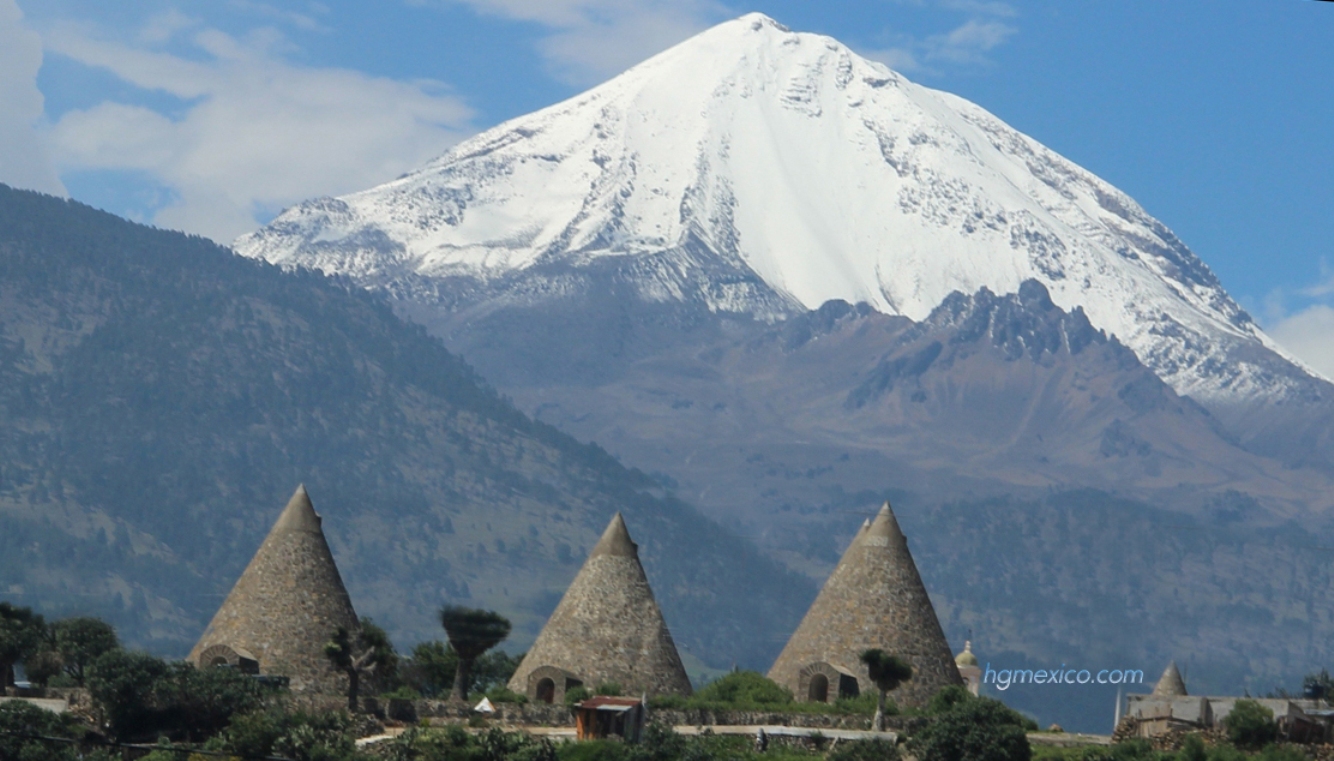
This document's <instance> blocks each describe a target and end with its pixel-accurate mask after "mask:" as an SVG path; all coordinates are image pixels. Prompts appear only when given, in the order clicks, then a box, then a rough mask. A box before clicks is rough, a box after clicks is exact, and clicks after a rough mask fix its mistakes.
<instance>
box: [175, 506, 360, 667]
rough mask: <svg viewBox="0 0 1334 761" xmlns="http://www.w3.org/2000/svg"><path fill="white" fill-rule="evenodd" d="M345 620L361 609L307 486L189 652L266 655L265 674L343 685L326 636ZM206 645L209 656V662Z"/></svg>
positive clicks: (353, 622) (351, 621)
mask: <svg viewBox="0 0 1334 761" xmlns="http://www.w3.org/2000/svg"><path fill="white" fill-rule="evenodd" d="M339 626H343V627H347V628H348V629H354V628H356V626H357V614H356V611H354V610H353V609H352V600H351V599H350V598H349V597H348V594H347V589H346V588H345V587H344V586H343V579H342V577H341V576H340V575H339V574H338V567H337V566H336V565H335V564H334V559H333V553H331V552H330V551H329V544H328V542H326V541H325V539H324V531H323V529H322V528H321V520H320V516H319V515H318V514H317V513H316V512H315V508H314V506H313V505H312V504H311V502H310V496H309V495H308V494H307V493H306V487H305V486H304V485H302V486H298V487H297V489H296V492H295V493H294V494H293V495H292V498H291V499H290V500H289V501H288V502H287V507H286V508H284V509H283V512H282V515H280V516H278V520H277V522H275V523H274V524H273V528H272V529H271V530H270V531H269V535H268V536H267V537H266V538H265V539H264V543H263V544H261V545H260V547H259V551H258V552H256V553H255V557H254V558H252V559H251V561H250V564H249V565H248V566H246V569H245V571H244V572H243V573H242V574H241V578H240V579H239V580H237V582H236V586H234V587H232V591H231V593H230V594H229V595H227V599H226V600H225V601H223V603H222V607H221V608H219V609H218V612H217V614H216V615H214V616H213V621H212V622H211V623H209V625H208V628H207V629H205V630H204V634H203V636H202V637H200V638H199V642H198V643H197V644H196V645H195V647H194V649H193V650H191V651H190V657H189V659H190V660H191V661H192V662H194V663H195V664H196V665H199V666H208V665H211V664H212V663H213V662H215V661H216V660H219V659H225V660H228V662H231V660H230V659H231V657H232V656H231V655H230V654H241V655H242V657H245V658H252V659H254V660H256V661H258V662H259V669H260V672H261V673H264V674H280V675H284V676H288V677H291V680H292V689H293V690H297V691H312V690H313V691H320V692H338V691H341V689H342V688H341V686H340V684H339V681H340V676H339V675H338V674H336V673H335V672H334V671H333V670H332V669H331V668H330V666H329V663H328V660H327V659H326V658H325V656H324V643H325V642H327V641H328V640H329V636H330V635H331V634H332V633H333V632H334V630H335V629H336V628H337V627H339ZM205 651H208V657H207V659H206V660H208V661H209V662H208V663H203V662H201V661H202V660H205V659H204V658H203V656H204V655H205Z"/></svg>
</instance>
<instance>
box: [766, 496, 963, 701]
mask: <svg viewBox="0 0 1334 761" xmlns="http://www.w3.org/2000/svg"><path fill="white" fill-rule="evenodd" d="M871 648H880V649H882V650H884V651H886V652H888V653H889V654H891V655H897V656H899V657H900V658H903V659H904V660H906V661H907V662H908V663H909V664H910V665H911V666H912V669H913V678H912V679H911V680H910V681H908V682H905V683H904V684H903V685H902V686H901V687H899V688H898V689H897V690H895V691H894V692H893V693H892V694H891V697H892V698H893V699H894V701H895V702H897V703H899V704H900V705H907V706H921V705H925V704H926V703H927V701H929V700H930V699H931V697H932V696H933V695H935V693H936V692H937V691H938V690H939V689H940V688H941V687H944V686H947V685H961V684H963V679H962V678H961V677H960V676H959V670H958V667H957V666H956V665H955V663H954V656H953V655H952V654H951V652H950V648H949V643H948V642H946V640H945V634H944V632H943V631H942V630H941V628H940V621H939V620H938V619H937V618H936V612H935V608H934V607H933V606H932V605H931V600H930V598H929V597H928V596H927V593H926V587H925V586H924V585H923V584H922V578H921V576H920V575H919V574H918V572H917V565H916V563H914V562H913V559H912V553H910V552H909V551H908V540H907V538H905V537H904V535H903V532H902V530H900V528H899V523H898V520H897V519H896V518H895V517H894V511H893V510H892V509H891V508H890V505H889V503H888V502H886V503H885V504H884V506H882V507H881V508H880V512H879V514H878V515H876V517H875V520H874V521H872V523H871V525H870V526H869V527H867V528H865V529H864V530H862V531H860V532H859V533H858V535H857V536H856V537H854V538H853V540H852V543H851V544H850V545H849V546H848V549H847V551H846V552H844V554H843V558H842V559H841V560H839V563H838V566H837V567H835V568H834V571H833V573H831V574H830V575H829V579H828V580H827V581H825V584H824V587H823V588H822V589H821V590H820V594H819V595H818V596H817V597H816V598H815V602H814V603H812V605H811V608H810V610H809V611H807V613H806V617H805V618H803V619H802V621H801V624H800V625H799V626H798V627H797V630H796V632H795V633H793V635H792V638H791V639H790V640H788V643H787V646H786V647H784V648H783V652H782V653H781V654H780V655H779V656H778V660H777V661H775V662H774V665H773V668H771V669H770V670H769V678H770V679H773V680H774V681H776V682H778V683H779V684H782V685H784V686H786V687H788V688H789V689H791V690H792V691H793V692H794V693H798V697H801V696H800V694H799V693H800V688H799V686H798V685H799V683H800V672H801V670H802V669H803V668H805V667H807V666H809V665H810V664H813V663H819V662H823V663H828V664H830V665H832V666H834V667H835V668H836V669H838V670H840V671H846V672H850V673H853V674H856V675H857V676H858V681H859V683H860V688H861V689H863V690H865V689H868V688H869V686H870V684H871V683H870V679H869V677H868V675H867V672H866V667H865V666H864V665H863V664H862V663H861V659H860V655H861V653H862V652H864V651H866V650H868V649H871Z"/></svg>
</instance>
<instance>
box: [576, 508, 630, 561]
mask: <svg viewBox="0 0 1334 761" xmlns="http://www.w3.org/2000/svg"><path fill="white" fill-rule="evenodd" d="M606 555H610V556H612V557H620V558H638V557H639V545H637V544H635V543H634V542H633V541H631V539H630V531H629V530H628V529H627V528H626V527H625V519H624V518H622V517H621V514H620V513H616V515H614V516H612V519H611V523H608V524H607V530H606V531H603V532H602V538H601V539H599V540H598V543H597V545H596V546H594V547H593V551H592V552H590V553H588V557H590V558H596V557H603V556H606Z"/></svg>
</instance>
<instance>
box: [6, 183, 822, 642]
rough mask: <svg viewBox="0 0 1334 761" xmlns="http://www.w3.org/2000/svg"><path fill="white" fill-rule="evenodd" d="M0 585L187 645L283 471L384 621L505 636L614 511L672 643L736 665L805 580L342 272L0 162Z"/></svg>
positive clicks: (261, 518)
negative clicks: (268, 260)
mask: <svg viewBox="0 0 1334 761" xmlns="http://www.w3.org/2000/svg"><path fill="white" fill-rule="evenodd" d="M0 415H2V416H3V417H2V418H0V597H6V598H9V599H13V600H15V601H17V602H20V603H22V604H27V605H33V606H35V607H37V608H39V609H43V610H47V611H51V612H73V611H87V612H93V613H100V614H102V615H105V616H107V617H108V618H110V619H111V620H113V621H114V622H115V623H116V624H117V625H118V626H119V627H120V628H121V629H122V631H123V632H124V633H125V634H126V635H127V636H128V638H129V639H130V641H132V642H137V643H140V644H145V645H150V646H152V647H154V648H155V649H158V650H161V651H163V652H168V653H176V654H184V651H185V650H186V649H188V647H189V645H190V644H192V642H193V640H194V638H195V637H197V636H198V634H199V632H200V631H202V629H203V626H204V624H205V623H206V622H207V618H208V616H210V615H211V614H212V612H213V610H214V608H215V607H216V606H217V605H218V604H219V603H220V602H221V600H222V596H223V595H224V594H225V593H226V592H227V590H228V589H229V588H230V585H231V584H232V583H233V582H234V581H235V579H236V578H237V576H238V575H239V573H240V571H241V569H242V568H243V566H244V564H245V563H246V562H247V561H248V560H249V558H250V556H251V554H252V553H253V552H254V551H255V549H256V547H258V545H259V543H260V540H261V539H262V538H263V536H264V534H265V532H266V531H267V530H268V528H269V527H270V525H271V524H272V522H273V520H274V519H275V517H276V516H277V514H278V512H279V510H280V509H281V507H282V505H283V504H284V501H285V499H286V498H287V496H288V495H290V493H291V491H292V489H293V488H294V487H295V486H296V484H297V483H300V482H304V483H305V484H306V485H307V487H308V488H309V490H310V493H311V495H312V497H313V499H314V501H315V505H316V509H318V510H319V511H320V512H321V513H322V514H323V515H324V517H325V530H326V532H327V533H328V535H329V538H330V542H331V545H332V546H333V549H334V554H335V556H336V558H337V560H338V562H339V565H340V568H341V570H342V573H343V576H344V579H345V581H346V582H347V586H348V588H349V590H350V592H351V594H352V598H353V602H354V604H355V605H356V606H357V609H358V611H359V612H360V613H361V614H363V615H371V616H374V617H375V618H376V620H377V621H379V622H380V623H381V624H383V625H386V626H387V627H388V628H389V630H390V631H391V633H392V634H393V635H394V636H395V637H396V639H397V640H398V641H399V642H400V643H411V642H413V641H416V640H418V639H424V638H428V637H430V638H434V637H438V636H440V634H441V632H440V631H439V630H438V624H437V623H436V622H435V620H434V614H433V610H434V609H435V608H436V607H438V606H439V605H440V604H442V603H444V602H446V601H453V602H464V603H467V604H469V605H474V606H486V607H495V608H497V609H499V610H501V611H503V612H504V613H506V614H507V615H510V616H513V617H514V618H515V620H516V634H515V636H514V637H513V638H512V640H513V642H512V646H520V647H521V646H526V644H527V642H528V641H531V638H532V637H533V636H534V635H535V634H536V631H537V628H538V627H539V626H540V624H541V622H542V619H543V617H544V616H545V615H546V613H548V612H549V611H550V609H551V608H552V607H554V605H555V602H556V601H557V599H558V598H559V595H560V594H561V592H562V591H563V589H564V587H565V585H566V584H567V583H568V582H569V580H570V579H571V578H572V577H573V576H574V573H575V572H576V570H577V569H578V566H579V564H580V563H581V562H582V560H583V556H584V552H585V551H586V549H587V548H589V547H591V546H592V544H593V542H595V541H596V538H597V535H598V532H600V531H601V529H602V527H603V526H605V525H606V522H607V520H608V519H609V517H610V515H611V514H612V513H613V512H614V511H617V510H620V511H623V512H624V513H625V516H626V520H627V522H628V523H629V524H630V526H631V527H632V530H633V531H634V534H635V536H636V537H637V538H639V539H640V541H641V542H642V544H643V552H642V556H643V558H644V563H645V566H646V568H647V570H648V573H649V577H650V580H651V582H652V583H653V584H654V585H655V589H656V591H657V594H658V596H659V599H660V600H661V601H662V606H663V609H664V612H665V615H666V617H667V620H668V623H669V625H670V626H672V627H673V631H674V634H676V637H677V641H678V642H679V643H680V644H681V646H682V647H683V649H684V650H686V651H688V652H690V653H693V654H695V655H697V656H700V657H702V658H704V659H706V660H708V661H711V662H713V663H715V664H721V665H728V664H730V663H731V662H733V661H734V660H736V661H741V662H744V663H748V664H753V665H755V666H757V667H762V666H765V665H767V659H768V658H769V657H771V656H772V654H773V653H774V652H776V650H777V648H778V647H780V646H781V637H782V636H783V635H784V633H785V632H786V631H787V630H789V629H790V628H791V627H792V626H793V625H795V621H796V620H797V619H798V618H799V617H800V615H801V614H802V612H803V610H804V607H805V605H806V604H807V602H808V601H809V600H810V599H811V597H813V595H814V587H813V585H812V583H811V582H810V581H809V580H807V579H804V578H798V577H795V576H793V575H792V574H790V573H788V572H786V571H784V570H783V569H782V567H781V566H779V565H778V564H777V563H775V562H773V561H771V560H769V559H767V558H766V557H765V556H762V555H761V554H760V553H758V552H757V551H756V550H755V549H754V548H753V547H752V546H751V545H749V544H748V543H747V542H745V541H744V540H742V539H740V538H738V537H737V536H736V535H734V534H732V533H730V532H728V531H726V530H722V529H720V527H718V526H717V525H715V524H713V523H711V522H710V521H708V520H707V519H705V518H703V517H702V516H701V515H700V514H699V513H698V512H696V511H695V510H694V509H693V508H691V507H689V506H687V505H685V504H683V503H681V502H679V501H677V500H675V499H673V498H671V497H669V496H665V495H663V494H662V492H661V490H660V489H658V487H657V485H656V484H655V483H654V482H653V481H652V480H651V479H649V478H648V477H646V476H644V475H643V474H640V473H638V472H636V471H632V470H628V469H626V468H624V467H622V466H621V465H619V464H618V463H617V462H616V461H615V460H614V459H613V458H612V457H610V456H609V455H607V454H606V453H605V452H604V451H603V450H601V449H600V448H598V447H596V446H593V445H586V444H581V443H578V442H576V441H575V440H573V439H571V438H570V437H568V436H566V435H564V434H562V433H560V432H558V431H557V430H555V429H554V428H552V427H550V426H548V425H545V424H541V423H536V422H534V421H533V420H531V419H530V418H528V417H526V416H524V415H523V414H521V413H519V412H518V411H516V410H515V409H514V408H513V407H512V406H511V405H510V404H509V403H508V402H507V401H505V400H504V399H502V398H500V397H499V396H498V395H497V394H496V393H495V392H494V391H492V390H491V389H489V388H488V387H487V386H485V385H484V384H483V383H482V381H481V380H480V379H479V378H478V377H477V376H476V374H475V373H474V372H473V371H472V370H471V369H470V368H469V367H468V366H467V365H466V364H465V363H464V362H462V361H461V360H460V359H458V358H457V357H455V356H453V355H451V354H450V353H449V352H447V351H446V350H445V349H444V348H443V347H442V346H441V344H440V343H439V341H438V340H437V339H434V338H431V337H429V336H427V335H426V333H425V331H424V330H423V329H421V328H420V327H417V326H414V325H410V324H407V323H404V322H402V321H401V320H399V319H398V318H396V317H395V316H394V315H393V313H392V312H391V310H390V309H389V307H388V306H386V305H385V304H383V303H382V302H381V301H380V300H379V299H378V298H376V297H374V296H372V295H370V294H368V293H366V292H365V291H363V290H362V289H360V288H356V287H352V286H351V285H349V284H347V283H344V282H340V281H337V280H334V279H331V278H328V277H325V276H323V275H320V274H316V273H312V272H309V271H295V272H289V273H284V272H282V271H280V270H279V269H278V268H277V267H274V266H272V265H268V264H264V263H262V262H256V261H253V260H248V259H244V258H242V257H238V256H236V255H234V254H233V253H232V252H230V251H228V250H227V249H224V248H221V247H219V246H216V245H214V244H212V243H210V242H208V241H205V240H203V239H200V238H194V237H187V236H184V235H181V234H178V233H172V232H166V231H161V230H155V229H150V228H147V227H143V226H140V225H136V224H132V223H130V222H126V221H124V220H121V219H118V218H116V217H113V216H111V215H109V214H105V213H101V212H98V211H95V210H93V209H91V208H88V207H85V206H82V205H80V204H77V203H72V202H67V201H62V200H60V199H56V198H51V197H47V196H41V195H38V194H34V193H29V192H23V191H16V190H13V189H10V188H7V187H3V186H0Z"/></svg>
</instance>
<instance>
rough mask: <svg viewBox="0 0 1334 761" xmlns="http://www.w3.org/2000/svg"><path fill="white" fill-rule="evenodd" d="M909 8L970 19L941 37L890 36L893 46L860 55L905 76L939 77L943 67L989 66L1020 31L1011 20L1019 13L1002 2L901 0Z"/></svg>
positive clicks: (935, 35)
mask: <svg viewBox="0 0 1334 761" xmlns="http://www.w3.org/2000/svg"><path fill="white" fill-rule="evenodd" d="M900 2H902V3H905V4H911V5H917V6H928V5H929V6H933V7H936V8H939V9H941V10H943V11H947V12H949V13H951V14H963V15H964V16H965V17H966V18H965V19H964V20H963V21H962V22H960V23H959V24H958V25H957V26H955V27H954V28H953V29H951V30H949V31H948V32H942V33H940V34H932V35H926V36H913V35H908V34H903V33H895V32H893V31H892V30H891V31H890V32H887V35H888V36H889V37H890V39H891V40H892V41H891V44H889V45H886V46H883V47H880V48H871V49H861V50H859V52H860V53H861V54H862V55H865V56H867V57H868V58H872V59H875V60H878V61H880V62H881V63H883V64H885V65H886V66H888V67H890V68H891V69H895V70H898V71H904V72H910V73H911V72H922V73H939V70H940V69H941V68H943V67H967V66H986V65H989V64H990V63H991V58H990V56H989V54H990V53H991V52H992V51H993V50H994V49H996V48H997V47H1000V46H1001V45H1003V44H1005V42H1006V41H1008V40H1009V39H1010V38H1011V37H1013V36H1014V35H1015V34H1016V33H1017V32H1018V31H1019V30H1018V28H1016V27H1015V26H1014V25H1013V24H1012V23H1010V22H1009V19H1013V18H1014V17H1016V16H1017V15H1018V11H1017V10H1016V9H1015V8H1014V6H1012V5H1010V4H1009V3H1005V2H999V1H998V0H900Z"/></svg>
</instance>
